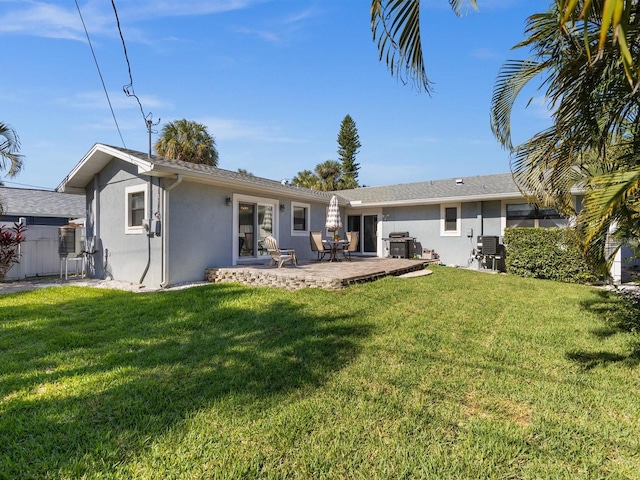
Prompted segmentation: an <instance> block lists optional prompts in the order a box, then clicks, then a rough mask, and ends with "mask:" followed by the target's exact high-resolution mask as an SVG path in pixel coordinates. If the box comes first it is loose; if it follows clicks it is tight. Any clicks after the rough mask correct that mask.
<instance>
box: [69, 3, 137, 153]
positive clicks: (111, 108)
mask: <svg viewBox="0 0 640 480" xmlns="http://www.w3.org/2000/svg"><path fill="white" fill-rule="evenodd" d="M75 3H76V8H77V9H78V15H80V20H81V21H82V27H83V28H84V33H85V35H86V36H87V42H89V48H90V49H91V54H92V55H93V61H94V62H95V64H96V68H97V69H98V75H99V76H100V81H101V82H102V88H103V90H104V94H105V95H106V97H107V102H108V103H109V109H110V110H111V116H112V117H113V121H114V123H115V124H116V129H117V130H118V135H120V140H121V141H122V146H123V147H124V148H127V145H126V143H125V141H124V138H123V137H122V132H121V131H120V125H118V119H117V118H116V114H115V112H114V111H113V105H111V99H110V98H109V92H108V91H107V86H106V85H105V83H104V78H103V77H102V72H101V71H100V65H99V64H98V59H97V57H96V53H95V51H94V50H93V45H92V44H91V38H89V32H88V30H87V26H86V25H85V23H84V18H83V17H82V12H81V11H80V5H78V0H75ZM114 8H115V7H114Z"/></svg>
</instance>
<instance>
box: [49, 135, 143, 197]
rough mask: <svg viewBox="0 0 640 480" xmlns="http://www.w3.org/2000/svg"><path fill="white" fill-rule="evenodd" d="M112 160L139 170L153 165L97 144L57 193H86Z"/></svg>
mask: <svg viewBox="0 0 640 480" xmlns="http://www.w3.org/2000/svg"><path fill="white" fill-rule="evenodd" d="M112 158H118V159H120V160H124V161H125V162H129V163H131V164H133V165H136V166H137V167H138V169H139V170H140V169H143V170H144V169H150V168H151V167H152V164H151V163H150V162H147V161H144V160H142V159H140V158H136V157H134V156H132V155H129V154H128V153H126V152H122V151H120V150H118V149H116V148H112V147H109V146H108V145H103V144H101V143H96V144H95V145H94V146H93V147H91V150H89V151H88V152H87V154H86V155H85V156H84V157H82V159H81V160H80V161H79V162H78V163H77V165H76V166H75V167H73V169H72V170H71V172H70V173H69V175H67V176H66V178H65V179H64V180H63V181H62V182H60V185H58V186H57V187H56V191H58V192H64V193H84V187H85V186H86V185H87V184H88V183H89V182H90V181H91V179H92V178H93V176H94V175H96V174H97V173H98V172H100V170H102V169H103V168H104V167H105V166H106V165H107V163H109V162H110V161H111V159H112Z"/></svg>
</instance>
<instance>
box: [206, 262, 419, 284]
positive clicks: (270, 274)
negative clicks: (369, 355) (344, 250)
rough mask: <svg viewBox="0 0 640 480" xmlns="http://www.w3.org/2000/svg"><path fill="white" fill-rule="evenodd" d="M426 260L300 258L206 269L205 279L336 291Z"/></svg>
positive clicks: (402, 271)
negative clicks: (291, 261) (293, 262)
mask: <svg viewBox="0 0 640 480" xmlns="http://www.w3.org/2000/svg"><path fill="white" fill-rule="evenodd" d="M429 263H430V262H428V261H425V260H414V259H402V258H374V257H368V258H362V257H353V259H352V261H348V260H343V261H341V262H328V261H322V262H317V261H300V262H299V265H298V266H296V267H293V266H289V265H287V266H286V267H282V268H277V267H276V266H272V267H269V265H268V264H259V265H236V266H233V267H211V268H207V270H206V272H205V278H206V279H207V280H208V281H210V282H213V283H224V282H238V283H243V284H246V285H255V286H258V285H263V286H273V287H281V288H286V289H288V290H298V289H300V288H324V289H328V290H339V289H342V288H344V287H346V286H348V285H351V284H354V283H362V282H370V281H374V280H377V279H379V278H383V277H386V276H388V275H395V276H398V275H402V274H405V273H409V272H415V271H418V270H424V269H425V267H426V266H427V265H428V264H429Z"/></svg>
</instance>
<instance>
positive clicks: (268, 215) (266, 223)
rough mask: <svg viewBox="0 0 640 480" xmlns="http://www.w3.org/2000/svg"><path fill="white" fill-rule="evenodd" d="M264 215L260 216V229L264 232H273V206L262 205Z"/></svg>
mask: <svg viewBox="0 0 640 480" xmlns="http://www.w3.org/2000/svg"><path fill="white" fill-rule="evenodd" d="M264 209H265V210H264V215H263V217H262V225H260V226H261V227H262V229H263V230H264V231H265V232H269V233H273V213H272V211H273V207H264Z"/></svg>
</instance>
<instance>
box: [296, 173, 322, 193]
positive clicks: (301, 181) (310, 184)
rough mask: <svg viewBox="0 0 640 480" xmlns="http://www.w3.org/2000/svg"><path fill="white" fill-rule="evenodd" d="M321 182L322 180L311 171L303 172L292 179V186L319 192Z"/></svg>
mask: <svg viewBox="0 0 640 480" xmlns="http://www.w3.org/2000/svg"><path fill="white" fill-rule="evenodd" d="M319 180H320V179H319V178H318V177H317V176H316V174H315V173H313V172H312V171H311V170H302V171H301V172H298V174H297V175H296V176H295V177H293V178H292V179H291V184H292V185H297V186H299V187H304V188H310V189H311V190H319V188H318V184H319V183H320V182H319Z"/></svg>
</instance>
